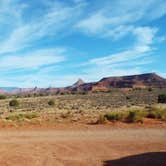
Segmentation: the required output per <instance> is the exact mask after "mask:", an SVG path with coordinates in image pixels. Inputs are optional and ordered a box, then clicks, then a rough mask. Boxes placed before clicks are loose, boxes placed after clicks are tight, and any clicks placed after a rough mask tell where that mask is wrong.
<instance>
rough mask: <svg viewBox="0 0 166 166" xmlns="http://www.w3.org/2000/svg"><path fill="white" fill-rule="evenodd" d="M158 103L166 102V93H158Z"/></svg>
mask: <svg viewBox="0 0 166 166" xmlns="http://www.w3.org/2000/svg"><path fill="white" fill-rule="evenodd" d="M158 103H166V94H160V95H158Z"/></svg>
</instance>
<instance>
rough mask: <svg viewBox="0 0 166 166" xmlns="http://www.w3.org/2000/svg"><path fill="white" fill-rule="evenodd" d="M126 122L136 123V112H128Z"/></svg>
mask: <svg viewBox="0 0 166 166" xmlns="http://www.w3.org/2000/svg"><path fill="white" fill-rule="evenodd" d="M126 121H127V122H135V121H136V112H134V111H130V112H129V114H128V116H127V117H126Z"/></svg>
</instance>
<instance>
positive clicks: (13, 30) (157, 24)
mask: <svg viewBox="0 0 166 166" xmlns="http://www.w3.org/2000/svg"><path fill="white" fill-rule="evenodd" d="M165 29H166V1H165V0H146V1H145V0H28V1H25V0H0V87H3V86H5V87H6V86H16V87H24V88H25V87H27V88H28V87H35V86H37V87H63V86H67V85H71V84H73V83H74V82H75V81H76V80H77V79H78V78H81V79H83V80H84V81H85V82H91V81H98V80H100V79H101V78H103V77H108V76H121V75H131V74H141V73H150V72H156V73H157V74H159V75H160V76H163V77H166V55H165V52H166V31H165Z"/></svg>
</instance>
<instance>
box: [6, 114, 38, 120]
mask: <svg viewBox="0 0 166 166" xmlns="http://www.w3.org/2000/svg"><path fill="white" fill-rule="evenodd" d="M37 117H38V115H37V114H36V113H27V114H13V115H9V116H7V117H6V120H12V121H18V120H23V119H33V118H37Z"/></svg>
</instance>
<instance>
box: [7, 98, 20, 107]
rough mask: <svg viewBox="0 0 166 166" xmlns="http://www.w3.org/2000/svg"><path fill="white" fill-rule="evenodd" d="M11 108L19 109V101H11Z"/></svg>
mask: <svg viewBox="0 0 166 166" xmlns="http://www.w3.org/2000/svg"><path fill="white" fill-rule="evenodd" d="M9 106H11V107H18V106H19V102H18V100H16V99H13V100H11V101H9Z"/></svg>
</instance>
